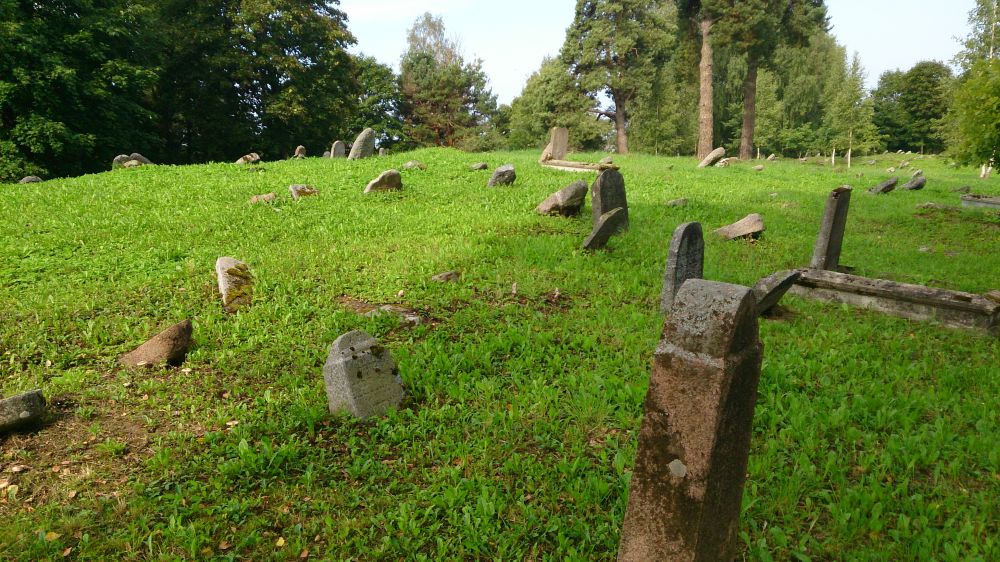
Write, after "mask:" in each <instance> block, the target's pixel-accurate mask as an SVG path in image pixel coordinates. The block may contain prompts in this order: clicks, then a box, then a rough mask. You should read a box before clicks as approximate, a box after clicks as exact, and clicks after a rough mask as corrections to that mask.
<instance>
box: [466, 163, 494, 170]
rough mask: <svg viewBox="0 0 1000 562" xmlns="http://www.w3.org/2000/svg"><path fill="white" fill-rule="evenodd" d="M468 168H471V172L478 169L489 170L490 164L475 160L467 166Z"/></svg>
mask: <svg viewBox="0 0 1000 562" xmlns="http://www.w3.org/2000/svg"><path fill="white" fill-rule="evenodd" d="M469 169H470V170H472V171H473V172H478V171H480V170H489V169H490V165H489V164H487V163H486V162H476V163H475V164H473V165H471V166H469Z"/></svg>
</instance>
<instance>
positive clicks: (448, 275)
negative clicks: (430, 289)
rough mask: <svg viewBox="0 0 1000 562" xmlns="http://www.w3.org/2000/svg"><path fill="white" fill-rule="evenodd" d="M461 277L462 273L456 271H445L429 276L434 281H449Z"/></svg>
mask: <svg viewBox="0 0 1000 562" xmlns="http://www.w3.org/2000/svg"><path fill="white" fill-rule="evenodd" d="M461 278H462V274H461V273H459V272H457V271H445V272H443V273H438V274H437V275H435V276H433V277H431V281H434V282H436V283H451V282H454V281H458V280H459V279H461Z"/></svg>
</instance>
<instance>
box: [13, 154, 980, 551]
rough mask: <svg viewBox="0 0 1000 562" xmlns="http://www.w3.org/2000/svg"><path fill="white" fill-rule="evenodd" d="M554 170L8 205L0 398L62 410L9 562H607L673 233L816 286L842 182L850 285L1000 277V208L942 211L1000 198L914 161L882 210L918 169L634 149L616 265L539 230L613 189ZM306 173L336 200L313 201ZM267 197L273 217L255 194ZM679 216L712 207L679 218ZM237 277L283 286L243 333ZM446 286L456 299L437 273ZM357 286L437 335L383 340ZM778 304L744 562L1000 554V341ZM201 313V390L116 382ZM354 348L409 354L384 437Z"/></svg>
mask: <svg viewBox="0 0 1000 562" xmlns="http://www.w3.org/2000/svg"><path fill="white" fill-rule="evenodd" d="M536 157H537V154H536V153H533V152H532V153H529V152H522V153H511V154H506V153H505V154H486V155H482V154H463V153H459V152H454V151H448V150H436V149H435V150H422V151H417V152H414V153H408V154H397V155H391V156H389V157H385V158H382V159H371V160H365V161H359V162H347V161H344V160H322V159H317V158H312V159H306V160H302V161H286V162H273V163H272V162H268V163H265V164H263V166H262V168H263V170H264V171H262V172H259V173H256V172H251V171H247V169H245V168H242V167H238V166H235V165H229V164H216V165H204V166H188V167H171V166H151V167H145V168H140V169H134V170H119V171H115V172H110V173H105V174H100V175H91V176H84V177H79V178H74V179H67V180H59V181H50V182H46V183H42V184H35V185H25V186H20V185H18V186H2V187H0V190H2V194H3V197H2V198H0V315H2V317H3V321H2V322H0V394H2V395H9V394H12V393H14V392H17V391H23V390H27V389H30V388H33V387H41V388H42V389H44V391H45V393H46V395H47V396H48V397H49V398H50V402H51V403H52V408H51V409H52V412H53V415H52V417H51V419H50V420H49V421H48V422H47V425H46V426H45V427H44V429H42V430H41V431H38V432H28V433H21V434H17V435H14V436H10V437H0V487H3V489H0V519H2V520H3V522H4V524H3V525H0V558H3V559H11V560H42V559H52V558H60V557H61V556H62V555H63V554H64V553H67V549H71V550H69V551H68V555H67V556H68V557H70V558H76V559H107V558H114V559H119V558H126V559H145V560H161V559H191V558H210V557H216V558H218V559H233V560H235V559H243V560H251V559H252V560H269V559H273V560H285V559H290V558H296V557H298V556H299V555H300V554H302V553H303V552H304V551H308V554H309V556H310V557H311V558H313V559H329V560H348V559H356V560H403V559H405V560H439V559H455V560H458V559H495V560H570V559H572V560H601V559H603V560H612V559H614V557H615V553H616V549H617V544H618V537H619V532H620V526H621V520H622V516H623V514H624V510H625V505H626V500H627V488H628V481H629V469H630V467H631V465H632V462H633V457H634V454H635V446H636V442H635V439H636V435H637V433H638V428H639V424H640V423H641V418H642V409H641V403H642V399H643V397H644V395H645V389H646V384H647V380H648V376H649V368H650V361H651V359H652V354H653V350H654V348H655V345H656V342H657V340H658V339H659V336H660V331H661V327H662V319H661V318H660V316H659V315H658V313H657V309H658V303H659V292H660V287H661V276H662V273H663V267H664V260H665V257H666V251H667V247H668V244H669V239H670V235H671V233H672V232H673V230H674V228H675V227H676V226H677V225H678V224H680V223H681V222H686V221H692V220H698V221H701V222H702V224H703V225H704V227H705V228H706V230H712V229H714V228H717V227H719V226H722V225H724V224H728V223H729V222H732V221H735V220H737V219H739V218H742V217H743V216H745V215H746V214H748V213H750V212H759V213H761V214H762V215H763V216H764V219H765V221H766V223H767V231H766V233H765V234H764V236H763V238H762V239H761V240H760V241H758V242H756V243H748V242H743V241H735V242H723V241H721V240H719V239H717V238H716V237H713V236H711V235H708V236H707V240H706V265H705V275H706V277H707V278H709V279H714V280H719V281H727V282H734V283H742V284H752V283H753V282H754V281H755V280H756V279H758V278H759V277H763V276H765V275H768V274H770V273H772V272H773V271H775V270H778V269H787V268H793V267H801V266H803V265H805V264H807V263H808V260H809V257H810V255H811V250H812V244H813V242H814V239H815V236H816V232H817V229H818V228H819V223H820V217H821V214H822V209H823V205H824V202H825V198H826V194H827V193H828V192H829V190H830V189H832V188H834V187H836V186H838V185H841V184H844V183H847V184H852V185H854V186H855V187H856V188H858V189H857V191H856V192H855V193H854V195H853V199H852V202H851V212H850V217H849V220H848V231H847V236H846V240H845V243H844V252H843V256H842V259H841V261H842V263H845V264H849V265H852V266H854V267H856V268H857V273H859V274H861V275H868V276H873V277H881V278H890V279H894V280H899V281H904V282H914V283H921V284H927V285H931V286H937V287H946V288H951V289H959V290H965V291H972V292H983V291H986V290H989V289H992V288H997V287H998V286H1000V215H998V214H997V213H991V212H987V211H981V210H971V209H957V208H956V209H931V210H918V209H916V207H915V206H916V205H917V204H918V203H923V202H928V201H931V202H937V203H944V204H951V205H956V204H957V201H958V195H956V194H953V193H951V192H950V190H951V189H952V188H954V187H958V186H961V185H965V184H968V185H972V186H973V188H974V190H975V191H976V192H980V193H990V194H994V195H996V194H1000V181H998V180H996V179H991V180H989V181H986V182H981V181H979V180H978V179H975V173H974V171H972V170H971V169H962V170H953V169H951V168H948V167H947V166H946V165H945V164H944V163H943V162H942V161H941V160H939V159H934V158H930V157H928V158H923V159H920V160H916V159H914V158H916V157H910V158H911V160H912V161H913V163H914V164H915V165H916V166H919V167H921V168H923V169H924V171H925V172H926V175H927V176H928V178H929V182H928V186H927V188H925V189H924V190H923V191H921V192H903V191H896V192H893V193H891V194H889V195H887V196H878V197H876V196H870V195H868V194H866V193H863V191H864V189H863V188H867V187H869V186H871V185H874V184H875V183H877V182H878V181H881V180H883V179H885V178H886V177H888V174H886V173H885V168H887V167H888V166H890V165H897V164H898V163H899V157H898V156H896V155H886V156H882V157H879V160H880V162H879V163H878V165H877V166H866V165H864V164H861V165H856V166H855V168H854V169H853V170H851V171H846V170H838V171H836V172H835V171H833V170H831V169H830V167H829V166H828V165H827V166H821V165H819V164H816V163H809V164H800V163H799V162H796V161H782V162H776V163H768V164H767V169H766V170H765V171H764V172H759V173H758V172H754V171H751V170H750V166H751V164H746V163H742V164H738V165H735V166H733V167H730V168H726V169H708V170H695V169H694V164H695V163H694V162H693V161H692V159H681V158H655V157H647V156H632V157H622V158H618V159H617V161H618V163H619V164H620V165H621V166H622V173H623V175H624V177H625V180H626V185H627V189H628V198H629V203H630V221H631V229H630V230H629V231H628V232H627V233H626V234H624V235H622V236H618V237H615V238H613V239H612V241H611V243H610V249H609V251H607V252H599V253H593V254H590V253H584V252H581V251H580V250H579V245H580V242H581V241H582V240H583V238H584V237H586V235H587V234H588V233H589V231H590V209H589V205H588V208H587V209H585V211H584V215H583V216H581V217H580V218H577V219H564V218H557V217H539V216H536V215H535V214H534V213H533V208H534V206H535V205H536V204H537V203H538V202H539V201H541V200H542V199H543V198H544V197H545V196H547V195H548V194H549V193H551V192H552V191H555V190H556V189H559V188H561V187H563V186H564V185H566V184H568V183H570V182H571V181H573V180H575V179H586V180H588V182H589V181H591V180H592V178H593V176H592V175H590V174H574V173H566V172H559V171H554V170H547V169H543V168H541V167H539V166H538V165H537V164H536V163H535V159H536ZM587 157H588V158H593V159H596V158H597V157H598V155H590V156H587ZM413 158H415V159H419V160H421V161H423V162H425V163H426V164H427V165H428V167H429V169H428V170H427V171H420V170H413V171H403V181H404V185H405V189H404V191H402V192H399V193H390V194H373V195H363V194H362V190H363V188H364V186H365V184H366V183H367V182H368V181H369V180H371V179H372V178H374V177H375V176H376V175H377V174H378V173H379V172H381V171H382V170H384V169H387V168H390V167H397V168H398V167H400V166H401V165H402V163H403V162H405V161H407V160H410V159H413ZM480 160H485V161H488V162H490V164H491V166H496V165H500V164H503V163H506V162H513V163H514V164H515V165H516V166H517V170H518V180H517V183H516V185H515V186H514V187H509V188H498V189H487V188H486V187H485V184H486V181H487V179H488V177H489V172H472V171H469V169H468V168H469V165H470V164H471V163H473V162H476V161H480ZM864 160H867V158H864V159H862V158H858V159H856V160H855V162H856V163H857V162H863V161H864ZM857 172H864V173H865V176H864V177H863V178H861V179H858V178H856V177H855V174H856V173H857ZM906 175H907V176H908V175H909V174H906ZM292 183H308V184H312V185H314V186H315V187H317V188H318V189H319V190H320V195H319V196H318V197H313V198H306V199H303V200H301V201H298V202H293V201H292V200H291V198H290V197H289V195H288V191H287V186H288V185H289V184H292ZM269 191H275V192H277V193H278V194H279V199H278V201H277V202H276V203H275V204H273V205H257V206H251V205H249V204H248V203H247V200H248V199H249V197H250V196H251V195H255V194H259V193H266V192H269ZM679 197H686V198H688V199H689V200H690V204H689V205H688V206H687V207H682V208H677V207H667V206H666V205H665V204H664V203H665V202H666V201H668V200H671V199H675V198H679ZM222 255H229V256H233V257H236V258H237V259H240V260H243V261H245V262H246V263H248V264H249V265H250V267H251V268H252V270H253V273H254V275H255V277H256V281H257V283H256V287H255V302H254V304H253V306H252V307H250V308H248V309H245V310H244V311H242V312H240V313H239V314H236V315H229V314H226V313H224V312H223V311H222V309H221V305H220V302H219V297H218V295H217V293H216V291H215V288H214V286H215V279H214V274H213V266H214V263H215V260H216V258H217V257H219V256H222ZM450 269H456V270H459V271H461V272H462V273H463V276H462V279H461V281H460V282H459V283H452V284H438V283H433V282H430V280H429V278H430V276H431V275H433V274H435V273H439V272H441V271H445V270H450ZM515 283H516V284H517V294H516V295H515V294H512V286H513V285H514V284H515ZM557 289H558V291H559V294H560V295H561V296H560V297H558V298H556V297H555V291H556V290H557ZM400 291H402V292H403V293H402V294H403V296H402V297H400V296H398V295H399V293H400ZM344 295H346V296H350V297H354V298H358V299H363V300H366V301H369V302H372V303H400V304H405V305H407V306H410V307H413V308H415V309H416V310H418V311H420V312H421V313H422V314H423V315H424V316H425V317H426V318H427V319H428V321H427V322H425V323H424V324H423V325H420V326H417V327H415V328H405V327H403V326H400V325H399V324H398V323H397V322H396V321H395V320H393V319H391V318H386V317H381V318H374V319H370V318H365V317H363V316H359V315H357V314H355V313H353V312H351V311H349V310H346V309H345V308H343V307H342V306H341V305H340V304H339V303H338V302H337V299H338V298H339V297H341V296H344ZM783 304H784V306H785V307H786V308H787V309H788V313H787V314H786V315H785V316H784V317H783V318H781V319H778V320H766V321H764V322H762V323H761V336H762V339H763V340H764V343H765V359H764V366H763V373H762V378H761V384H760V398H759V402H758V405H757V410H756V417H755V420H754V433H753V440H752V450H751V455H750V465H749V478H748V480H747V486H746V490H745V493H744V510H743V517H742V523H741V525H742V526H741V535H742V538H743V542H744V545H743V548H744V550H745V557H746V558H747V559H752V560H772V559H773V560H918V559H920V560H926V559H938V560H956V561H958V560H963V561H965V560H984V561H985V560H996V559H998V558H1000V541H998V539H997V537H998V536H1000V525H998V517H997V514H998V513H1000V448H998V445H997V435H1000V414H998V412H1000V398H998V397H1000V376H998V370H1000V367H998V366H1000V343H998V340H997V339H996V338H989V337H985V336H981V335H977V334H973V333H968V332H963V331H956V330H950V329H946V328H941V327H938V326H935V325H933V324H927V323H918V322H911V321H907V320H902V319H897V318H891V317H886V316H881V315H878V314H874V313H869V312H863V311H858V310H854V309H851V308H848V307H846V306H836V305H824V304H819V303H815V302H810V301H805V300H801V299H796V298H793V297H786V300H785V301H783ZM184 318H191V319H192V320H193V322H194V325H195V332H194V339H195V343H194V347H193V349H192V351H191V353H190V354H189V356H188V359H187V361H186V363H185V364H184V365H183V367H182V368H178V369H163V370H150V371H137V372H130V371H126V370H122V369H121V368H119V367H118V366H117V365H116V363H115V359H116V357H117V356H118V355H119V354H121V353H123V352H126V351H129V350H130V349H132V348H133V347H135V346H136V345H138V344H140V343H142V342H143V341H145V339H147V338H148V337H150V336H152V335H153V334H155V333H156V332H158V331H159V330H161V329H163V328H165V327H166V326H168V325H169V324H171V323H174V322H177V321H179V320H181V319H184ZM353 329H363V330H367V331H369V332H370V333H372V334H373V335H375V336H376V337H377V338H380V339H381V340H382V341H383V342H384V343H385V344H386V345H387V346H388V347H389V348H390V350H391V351H392V353H393V355H394V356H395V358H396V360H397V362H398V364H399V367H400V370H401V372H402V377H403V380H404V383H405V384H406V387H407V390H408V393H409V395H408V397H407V399H406V400H405V401H404V403H403V404H402V407H401V408H400V409H399V410H398V411H396V412H393V413H391V414H390V415H388V416H386V417H384V418H382V419H375V420H371V421H365V422H360V421H356V420H352V419H349V418H347V417H340V416H330V415H329V414H328V413H327V411H326V397H325V394H324V391H323V384H322V365H323V362H324V361H325V358H326V353H327V351H328V348H329V345H330V343H331V342H332V341H333V340H334V339H335V338H336V337H337V336H338V335H340V334H342V333H344V332H347V331H349V330H353ZM15 466H19V467H28V469H27V470H24V469H19V470H20V471H18V472H16V473H15V472H12V471H11V469H12V467H15Z"/></svg>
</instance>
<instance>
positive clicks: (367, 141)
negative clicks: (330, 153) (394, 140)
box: [347, 127, 375, 160]
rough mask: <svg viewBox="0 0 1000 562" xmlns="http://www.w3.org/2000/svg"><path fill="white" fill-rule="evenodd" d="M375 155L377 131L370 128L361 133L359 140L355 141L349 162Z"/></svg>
mask: <svg viewBox="0 0 1000 562" xmlns="http://www.w3.org/2000/svg"><path fill="white" fill-rule="evenodd" d="M373 154H375V131H373V130H372V129H371V128H370V127H369V128H367V129H365V130H364V131H361V134H360V135H358V138H356V139H354V144H352V145H351V153H350V155H348V156H347V159H348V160H359V159H361V158H369V157H371V156H372V155H373Z"/></svg>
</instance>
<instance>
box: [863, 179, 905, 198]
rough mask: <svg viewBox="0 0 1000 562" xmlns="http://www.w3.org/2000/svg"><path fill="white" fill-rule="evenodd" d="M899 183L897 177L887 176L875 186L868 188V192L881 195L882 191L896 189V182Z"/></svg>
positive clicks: (887, 191) (886, 191)
mask: <svg viewBox="0 0 1000 562" xmlns="http://www.w3.org/2000/svg"><path fill="white" fill-rule="evenodd" d="M897 183H899V178H889V179H887V180H885V181H884V182H882V183H880V184H878V185H876V186H875V187H873V188H871V189H869V190H868V193H874V194H875V195H881V194H883V193H889V192H890V191H892V190H893V189H896V184H897Z"/></svg>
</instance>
